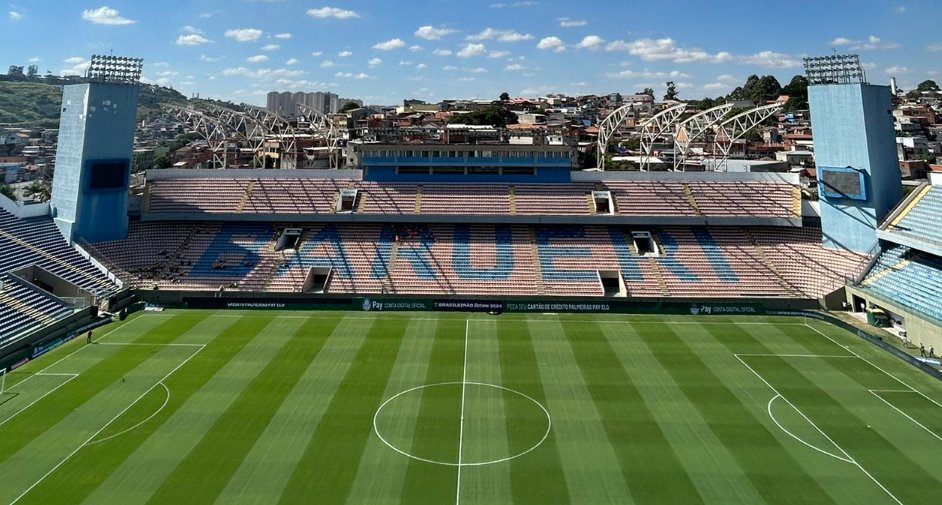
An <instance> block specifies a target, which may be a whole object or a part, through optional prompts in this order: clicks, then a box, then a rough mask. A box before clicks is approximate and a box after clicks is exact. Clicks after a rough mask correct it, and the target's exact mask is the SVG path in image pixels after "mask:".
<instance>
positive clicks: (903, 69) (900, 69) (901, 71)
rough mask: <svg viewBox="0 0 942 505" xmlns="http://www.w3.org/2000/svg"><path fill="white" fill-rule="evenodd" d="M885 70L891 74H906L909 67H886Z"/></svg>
mask: <svg viewBox="0 0 942 505" xmlns="http://www.w3.org/2000/svg"><path fill="white" fill-rule="evenodd" d="M885 72H886V73H887V74H890V75H897V74H905V73H907V72H909V69H908V68H906V67H890V68H888V69H886V71H885Z"/></svg>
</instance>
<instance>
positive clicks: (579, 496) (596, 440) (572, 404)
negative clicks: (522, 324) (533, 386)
mask: <svg viewBox="0 0 942 505" xmlns="http://www.w3.org/2000/svg"><path fill="white" fill-rule="evenodd" d="M527 324H528V325H529V328H530V338H531V341H532V346H533V351H534V354H535V356H536V363H537V366H538V368H539V374H538V375H537V376H535V380H537V381H538V382H539V383H540V384H542V387H543V390H544V393H545V395H546V401H545V402H544V405H545V406H546V408H547V409H548V410H549V412H550V415H552V416H553V431H552V433H551V436H552V438H553V440H555V442H556V445H557V448H558V451H559V461H560V464H561V466H562V469H563V475H564V476H565V483H566V487H567V489H568V490H569V501H570V502H571V503H574V504H580V505H582V504H584V505H597V504H602V503H612V504H616V503H617V504H631V503H634V501H633V498H632V496H631V492H630V490H629V489H628V484H627V482H626V481H625V476H624V474H623V472H622V470H621V466H620V464H619V461H618V456H617V455H616V454H615V447H614V445H613V442H612V440H611V438H610V437H609V433H608V432H607V431H606V430H605V426H604V425H603V421H602V413H600V412H599V411H598V408H597V406H596V403H595V402H594V401H593V399H592V395H591V393H590V392H589V388H588V379H587V377H585V376H583V373H582V369H581V368H580V367H579V363H578V362H577V360H576V357H575V355H574V352H573V349H572V347H571V346H570V344H569V341H568V340H567V339H566V335H565V334H564V332H563V323H560V322H556V321H551V320H547V321H529V322H528V323H527ZM579 324H581V323H579ZM551 503H552V502H551Z"/></svg>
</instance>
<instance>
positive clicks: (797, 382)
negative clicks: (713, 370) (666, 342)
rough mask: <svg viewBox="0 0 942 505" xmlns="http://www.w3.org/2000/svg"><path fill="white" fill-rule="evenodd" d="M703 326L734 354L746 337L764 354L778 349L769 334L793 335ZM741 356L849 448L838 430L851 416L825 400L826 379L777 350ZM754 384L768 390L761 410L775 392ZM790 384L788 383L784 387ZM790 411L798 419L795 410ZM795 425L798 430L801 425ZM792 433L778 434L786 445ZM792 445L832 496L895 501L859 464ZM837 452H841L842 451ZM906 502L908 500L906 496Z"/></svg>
mask: <svg viewBox="0 0 942 505" xmlns="http://www.w3.org/2000/svg"><path fill="white" fill-rule="evenodd" d="M702 331H705V332H707V333H709V334H711V335H712V336H713V338H714V339H716V340H717V341H719V342H722V343H723V344H724V345H725V346H726V347H727V350H728V351H729V352H730V354H734V353H735V352H736V351H737V350H738V349H739V346H740V345H741V344H742V342H748V343H749V345H750V346H751V347H757V348H758V349H759V353H760V354H774V353H773V352H772V350H771V349H770V348H768V347H766V346H765V343H766V342H768V341H770V340H781V339H785V340H788V339H789V337H788V336H787V334H782V333H781V332H779V331H777V330H776V329H774V328H768V327H763V326H757V327H746V326H737V327H735V328H726V329H723V328H715V327H710V326H704V327H703V329H702ZM792 342H794V341H792ZM792 359H795V360H800V361H802V362H806V363H808V366H812V367H822V366H825V367H826V366H828V364H827V363H828V361H840V362H844V361H848V362H850V361H853V360H851V359H839V360H825V359H820V358H792ZM743 360H744V361H746V363H747V364H748V365H749V366H750V367H752V368H753V370H755V371H756V372H758V373H759V374H760V375H761V376H762V378H763V379H765V380H766V381H768V382H769V383H771V384H772V386H774V387H775V388H776V390H778V391H779V392H780V393H782V394H783V395H784V396H785V397H786V398H787V399H788V400H789V401H791V402H792V403H793V404H794V405H795V406H796V407H797V408H798V409H800V411H801V412H802V413H803V414H804V415H806V416H808V418H809V419H810V420H811V423H813V425H814V427H816V429H821V430H822V431H823V432H824V433H825V434H827V435H828V436H830V437H831V438H832V439H834V440H835V442H837V443H838V444H839V445H840V446H841V447H842V448H844V449H847V448H848V447H847V446H846V445H844V444H842V443H841V441H840V440H839V439H838V438H836V437H835V436H834V435H835V433H836V432H839V431H842V430H844V429H845V428H844V427H842V426H841V425H842V424H845V423H846V422H847V420H848V419H850V417H849V416H850V413H849V412H847V411H846V410H845V409H844V408H842V407H839V406H835V405H834V403H833V402H832V401H828V400H827V398H828V396H827V395H826V394H825V393H824V392H823V391H822V390H821V387H824V385H821V384H815V383H813V382H811V381H809V380H808V379H807V378H805V377H804V376H803V375H802V373H801V372H800V371H799V370H797V369H795V368H794V367H792V365H791V364H790V363H789V362H788V358H780V357H776V356H774V355H773V356H764V357H743ZM807 360H812V361H807ZM742 373H745V374H748V375H752V376H753V377H755V375H753V374H752V372H751V371H749V370H748V369H747V370H744V371H743V372H742ZM754 384H755V385H756V387H757V388H759V389H758V391H762V389H763V387H764V389H765V390H766V391H767V392H766V393H758V395H759V396H758V398H757V403H756V405H755V407H754V408H756V409H757V410H759V411H760V412H763V411H766V405H767V403H768V400H766V399H765V397H766V396H768V398H769V399H771V398H772V397H773V396H774V395H775V393H774V392H773V391H772V390H771V389H769V388H768V386H766V385H765V384H764V383H763V382H762V381H760V380H759V378H758V377H756V378H755V382H754ZM786 384H790V386H788V387H786V386H785V385H786ZM811 404H813V405H817V406H818V407H819V408H820V407H823V408H824V410H823V411H820V410H819V411H817V412H815V411H814V410H813V409H809V408H808V407H809V405H811ZM790 417H792V418H793V419H794V416H790ZM802 419H803V418H802ZM767 426H768V425H767ZM800 428H802V429H804V428H806V427H805V426H803V427H800ZM795 431H798V432H800V430H795ZM789 438H790V437H789V436H788V435H786V434H784V433H783V434H782V435H781V436H780V437H779V440H780V441H781V443H782V444H783V445H784V444H789V443H791V442H789ZM790 447H791V450H790V451H789V452H790V453H792V454H796V455H799V454H803V455H804V456H800V457H798V460H799V461H800V462H801V464H802V468H803V469H807V470H805V472H806V473H807V474H808V475H810V476H812V477H813V478H814V479H815V480H817V481H818V482H819V485H820V487H821V489H823V490H824V492H825V493H827V494H828V495H829V496H830V497H831V500H832V501H833V502H835V503H848V502H849V503H881V502H883V501H886V500H889V501H890V502H892V500H891V499H890V497H889V496H887V495H886V494H885V493H884V492H883V491H882V490H881V489H880V488H879V487H878V486H877V485H876V484H874V483H873V482H872V481H871V480H870V479H869V478H868V477H867V476H866V475H865V474H864V473H863V472H861V471H860V470H859V469H858V468H857V467H855V466H853V465H849V464H846V463H844V462H841V461H839V460H837V459H834V458H831V457H830V456H827V455H824V454H821V453H818V452H816V451H814V450H812V449H810V448H807V447H803V446H802V445H801V444H799V443H798V442H797V441H795V442H794V443H792V444H791V446H790ZM822 449H825V450H833V451H837V449H836V448H833V447H823V448H822ZM864 450H865V451H866V450H871V449H864ZM837 452H838V453H839V451H837ZM839 454H840V453H839ZM792 489H793V490H794V491H793V493H794V494H797V495H798V496H803V495H804V493H805V492H806V490H807V488H802V487H798V486H797V485H796V486H795V487H793V488H792ZM904 503H906V502H905V501H904ZM917 503H918V502H917Z"/></svg>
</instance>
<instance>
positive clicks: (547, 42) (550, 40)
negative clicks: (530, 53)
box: [536, 37, 566, 53]
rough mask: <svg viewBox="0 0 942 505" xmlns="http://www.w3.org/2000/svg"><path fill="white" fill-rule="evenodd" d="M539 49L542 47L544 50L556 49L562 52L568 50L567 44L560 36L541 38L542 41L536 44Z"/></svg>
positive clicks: (555, 50)
mask: <svg viewBox="0 0 942 505" xmlns="http://www.w3.org/2000/svg"><path fill="white" fill-rule="evenodd" d="M536 48H537V49H542V50H544V51H554V52H557V53H561V52H563V51H565V50H566V44H563V41H562V40H560V38H559V37H545V38H543V39H542V40H540V43H539V44H537V45H536Z"/></svg>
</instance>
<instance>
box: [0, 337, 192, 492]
mask: <svg viewBox="0 0 942 505" xmlns="http://www.w3.org/2000/svg"><path fill="white" fill-rule="evenodd" d="M204 348H205V346H203V347H201V348H199V349H197V350H196V352H194V353H193V354H191V355H190V356H189V357H188V358H186V359H185V360H183V362H182V363H180V364H179V365H177V366H176V367H174V369H173V370H171V371H169V372H168V373H167V375H164V376H163V378H161V379H160V380H159V381H157V383H156V384H154V385H153V386H151V387H150V388H148V389H147V391H144V392H143V393H141V395H140V396H138V397H137V398H136V399H135V400H134V401H133V402H131V403H130V404H129V405H128V406H127V407H125V408H124V409H122V410H121V412H118V413H117V414H116V415H115V416H114V417H112V418H111V420H109V421H108V422H107V423H105V425H104V426H102V427H101V428H99V429H98V431H96V432H95V433H93V434H92V436H90V437H88V439H87V440H85V442H83V443H82V445H80V446H78V447H76V448H75V450H74V451H72V452H70V453H69V455H68V456H66V457H65V458H63V459H62V461H60V462H58V463H56V465H55V466H54V467H52V469H50V470H49V471H48V472H46V474H45V475H43V476H42V477H40V478H39V480H37V481H36V482H34V483H33V484H32V485H30V486H29V487H28V488H26V490H25V491H23V492H22V493H21V494H20V495H19V496H17V497H16V498H15V499H14V500H13V501H11V502H10V505H13V504H15V503H17V502H19V501H20V500H22V499H23V497H24V496H26V495H27V494H29V492H30V491H32V490H33V489H34V488H35V487H36V486H38V485H39V484H41V483H42V481H44V480H46V478H48V477H49V476H50V475H52V474H53V472H55V471H56V470H58V469H59V467H61V466H62V465H64V464H65V463H66V461H68V460H70V459H72V456H75V454H76V453H78V452H79V451H80V450H82V448H83V447H86V446H87V445H89V444H90V442H91V441H92V440H94V439H95V438H96V437H97V436H98V435H100V434H101V432H103V431H105V429H106V428H108V426H111V423H113V422H115V421H117V420H118V418H119V417H121V416H122V415H124V413H125V412H127V411H128V410H130V409H131V407H133V406H134V405H136V404H137V402H139V401H141V399H142V398H144V397H145V396H146V395H147V394H148V393H150V392H151V391H152V390H153V389H154V388H156V387H157V386H159V385H161V384H163V381H165V380H167V378H168V377H170V376H171V375H173V373H174V372H176V371H177V370H179V369H180V368H182V367H183V365H186V364H187V363H189V361H190V360H191V359H193V358H194V357H196V355H197V354H199V353H200V351H202V350H203V349H204Z"/></svg>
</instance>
